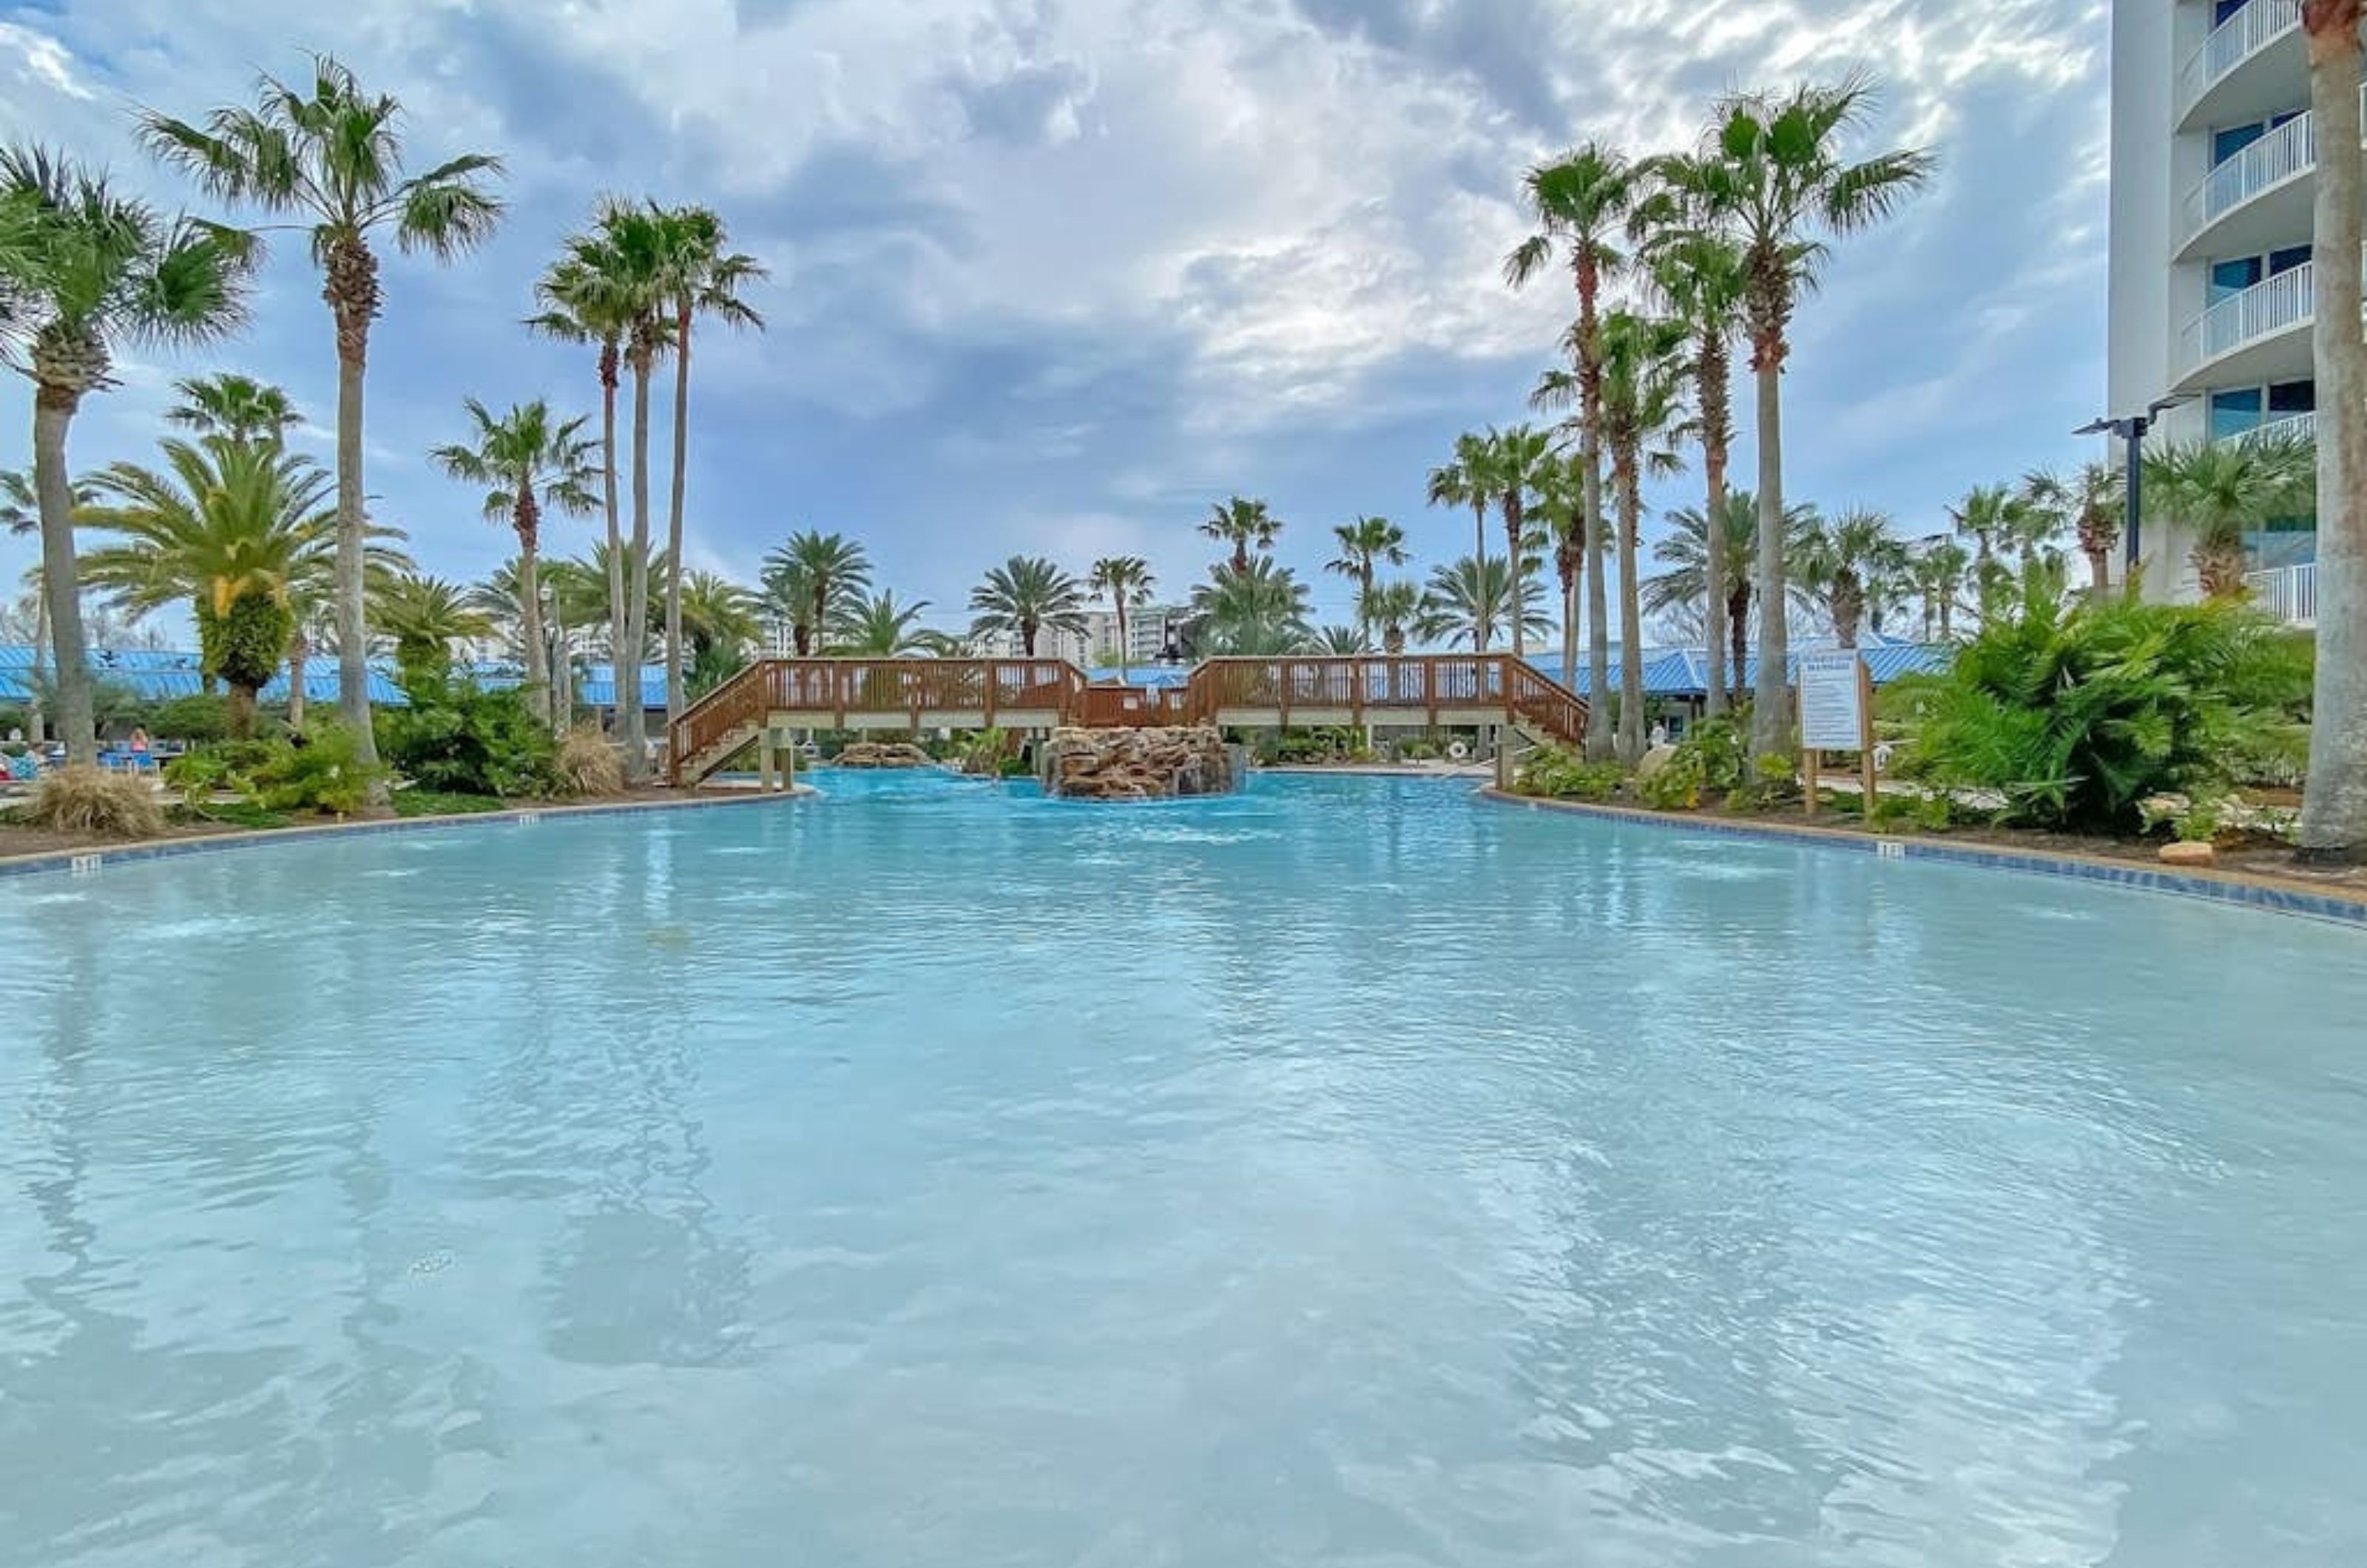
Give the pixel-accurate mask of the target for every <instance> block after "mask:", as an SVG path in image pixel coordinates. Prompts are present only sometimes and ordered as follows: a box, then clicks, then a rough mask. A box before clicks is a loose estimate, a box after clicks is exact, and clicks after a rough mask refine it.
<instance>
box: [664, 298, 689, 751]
mask: <svg viewBox="0 0 2367 1568" xmlns="http://www.w3.org/2000/svg"><path fill="white" fill-rule="evenodd" d="M689 466H690V307H689V306H688V305H687V304H685V305H683V306H681V307H680V308H679V309H678V310H676V311H675V312H674V493H673V495H672V497H671V498H670V501H669V503H668V507H667V513H666V634H665V643H666V721H667V723H668V725H669V726H671V725H672V723H673V721H674V720H675V719H677V718H679V717H681V716H682V710H683V709H684V707H685V706H686V705H688V703H689V694H688V693H687V691H686V690H685V686H684V683H683V675H682V491H683V482H684V479H685V475H686V473H687V471H688V469H689Z"/></svg>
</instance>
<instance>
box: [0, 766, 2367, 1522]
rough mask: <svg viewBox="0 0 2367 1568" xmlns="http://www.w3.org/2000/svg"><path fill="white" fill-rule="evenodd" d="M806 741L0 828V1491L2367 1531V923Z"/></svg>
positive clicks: (450, 1513)
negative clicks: (620, 796)
mask: <svg viewBox="0 0 2367 1568" xmlns="http://www.w3.org/2000/svg"><path fill="white" fill-rule="evenodd" d="M823 783H824V784H825V787H826V788H828V789H829V790H830V791H831V797H830V798H829V799H827V800H824V801H818V802H796V803H787V802H785V803H769V804H764V805H753V806H745V807H733V808H730V809H723V810H716V811H701V812H688V813H674V814H671V815H666V816H663V817H633V818H612V819H604V820H592V821H579V822H555V821H553V822H545V823H542V824H540V825H538V826H527V827H517V828H510V827H477V828H467V829H454V830H437V831H431V832H423V833H415V834H405V835H396V836H387V837H377V838H369V839H354V840H337V841H333V842H328V843H322V844H313V845H302V846H274V847H267V848H265V849H261V850H257V851H253V852H242V853H238V854H232V855H222V856H217V857H200V858H197V859H190V860H184V861H178V862H173V863H163V864H153V865H125V866H118V867H112V868H109V869H108V870H107V871H105V872H104V873H103V874H100V875H99V876H98V877H96V878H95V879H92V880H88V881H72V880H68V879H66V878H64V877H62V876H40V877H32V878H20V879H16V880H14V881H13V882H11V883H7V884H0V929H5V931H6V937H5V942H6V948H5V950H0V951H5V953H6V959H5V963H6V969H5V974H6V982H7V983H6V987H5V990H6V997H7V999H8V1002H9V1006H8V1008H7V1014H6V1029H5V1033H0V1563H6V1564H9V1565H12V1568H13V1565H17V1564H25V1565H32V1564H40V1565H41V1568H63V1565H74V1568H88V1565H96V1564H107V1565H110V1568H112V1565H117V1564H135V1563H136V1564H152V1563H170V1564H176V1565H185V1568H186V1565H212V1564H242V1565H243V1564H255V1565H263V1564H272V1565H280V1564H311V1563H321V1564H336V1565H339V1568H356V1565H361V1564H378V1563H386V1564H392V1563H430V1564H437V1565H444V1564H465V1565H477V1564H484V1565H489V1568H490V1565H493V1564H534V1565H545V1564H560V1565H565V1568H595V1565H608V1564H616V1565H619V1568H623V1565H628V1564H629V1565H632V1568H656V1565H670V1564H700V1565H705V1564H728V1565H734V1568H737V1565H750V1568H754V1565H759V1564H762V1565H767V1568H770V1565H775V1564H796V1565H803V1564H815V1565H819V1568H855V1565H863V1568H871V1565H877V1568H1001V1565H1010V1568H1020V1565H1023V1564H1024V1565H1029V1568H1036V1565H1045V1564H1058V1565H1069V1564H1074V1565H1079V1568H1260V1565H1266V1564H1277V1565H1301V1564H1326V1565H1333V1564H1336V1565H1341V1568H1349V1565H1353V1568H1413V1565H1429V1564H1441V1565H1445V1564H1454V1565H1457V1568H1463V1565H1487V1568H1496V1565H1524V1568H1525V1565H1532V1564H1534V1565H1536V1568H1547V1565H1551V1568H1569V1565H1572V1564H1579V1565H1591V1564H1613V1565H1626V1564H1637V1565H1641V1564H1666V1563H1678V1564H1718V1565H1732V1568H1760V1565H1776V1568H1784V1565H1794V1564H1852V1565H1854V1564H1866V1565H1890V1564H1898V1565H1907V1564H1915V1565H1928V1564H1937V1565H1954V1564H1963V1565H1965V1568H1973V1565H1979V1568H1998V1565H2000V1564H2005V1565H2015V1568H2022V1565H2047V1568H2053V1565H2056V1564H2072V1563H2083V1564H2084V1563H2097V1564H2102V1563H2111V1564H2116V1565H2126V1568H2179V1565H2184V1564H2195V1565H2203V1564H2214V1565H2216V1564H2226V1563H2239V1564H2243V1565H2244V1568H2277V1565H2282V1564H2311V1565H2315V1564H2339V1563H2355V1562H2361V1561H2367V1225H2362V1222H2361V1213H2362V1203H2367V936H2362V934H2361V933H2360V932H2358V931H2350V930H2344V929H2340V928H2337V927H2333V926H2328V925H2320V924H2314V923H2309V922H2305V921H2300V920H2293V919H2281V918H2277V917H2273V916H2268V915H2260V914H2253V913H2248V912H2243V911H2237V910H2229V909H2225V908H2215V907H2211V906H2206V905H2203V904H2198V903H2190V902H2186V901H2180V900H2175V899H2169V898H2162V897H2145V896H2140V895H2134V894H2128V893H2122V892H2117V891H2113V890H2109V889H2097V888H2090V887H2086V886H2074V885H2066V884H2058V883H2055V882H2052V881H2047V880H2043V879H2037V878H2028V877H2016V876H2012V875H2008V874H1998V873H1993V872H1981V871H1975V870H1969V869H1961V868H1955V867H1950V866H1934V865H1923V864H1885V863H1877V862H1875V861H1874V860H1872V859H1870V858H1863V857H1858V856H1848V855H1838V854H1831V853H1826V852H1815V851H1806V850H1796V849H1792V848H1787V847H1780V846H1761V845H1752V844H1742V843H1736V842H1732V841H1727V840H1706V839H1694V838H1691V837H1686V836H1683V835H1680V834H1675V833H1670V832H1665V831H1659V830H1650V829H1628V828H1614V827H1606V826H1601V825H1597V824H1594V823H1591V822H1585V821H1580V820H1574V819H1569V818H1555V817H1548V816H1545V815H1542V814H1532V813H1523V812H1513V811H1507V810H1503V809H1501V808H1497V807H1486V806H1483V805H1479V804H1476V803H1475V802H1473V801H1472V800H1471V799H1470V798H1469V797H1468V796H1467V795H1466V794H1465V793H1464V791H1463V790H1462V789H1461V788H1460V787H1458V786H1455V785H1442V784H1434V783H1414V782H1406V783H1400V782H1390V781H1351V780H1324V779H1289V780H1278V779H1264V780H1261V781H1259V782H1258V783H1257V784H1255V786H1254V787H1253V788H1252V789H1251V791H1250V792H1249V793H1248V794H1246V795H1242V796H1240V797H1237V798H1233V799H1228V800H1219V801H1209V802H1192V803H1184V804H1180V805H1175V806H1166V807H1142V808H1130V807H1077V806H1062V805H1056V804H1051V803H1047V802H1044V801H1041V800H1036V799H1027V798H1019V797H1014V796H1013V795H1005V794H1002V793H999V792H997V791H994V790H991V789H990V788H988V787H985V786H980V785H967V784H956V783H952V782H948V781H943V780H937V779H926V780H923V779H867V780H866V779H859V778H841V777H832V776H830V775H824V776H823Z"/></svg>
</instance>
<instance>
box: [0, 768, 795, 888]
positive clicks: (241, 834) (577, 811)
mask: <svg viewBox="0 0 2367 1568" xmlns="http://www.w3.org/2000/svg"><path fill="white" fill-rule="evenodd" d="M816 793H817V792H816V791H815V790H814V789H813V787H812V786H811V785H810V784H798V786H796V788H795V789H794V790H793V791H792V792H791V793H789V794H787V795H782V794H778V793H775V794H769V795H767V794H759V793H756V792H754V791H750V792H748V793H746V794H744V795H689V796H685V797H684V798H682V799H679V800H617V801H593V802H590V803H588V804H585V805H582V806H523V807H518V808H517V809H516V810H515V811H460V812H452V813H449V814H447V815H443V816H436V817H393V818H384V819H375V818H373V819H371V820H368V821H358V822H322V823H318V824H308V825H306V826H303V827H297V828H255V829H240V830H238V831H235V832H229V833H200V834H193V835H191V836H189V837H187V838H180V839H131V840H125V841H123V842H121V843H105V844H91V845H87V846H85V847H84V848H81V849H71V850H42V851H40V852H36V853H33V854H23V855H0V877H6V876H20V875H30V874H35V873H39V872H52V871H62V872H70V873H72V874H75V875H78V876H86V875H88V874H91V873H93V872H96V871H98V870H100V869H102V868H103V867H105V866H108V865H113V864H119V863H122V864H129V863H132V862H135V861H151V860H173V859H176V858H178V857H180V856H182V855H201V854H213V853H215V852H220V851H223V850H244V849H254V848H255V847H257V846H258V845H263V844H287V843H303V842H308V841H311V840H321V839H343V838H351V837H357V836H359V835H362V834H368V833H403V832H410V831H413V830H414V829H428V828H456V827H459V826H461V825H463V824H466V823H472V822H488V823H491V822H506V823H509V824H512V825H514V826H515V825H516V824H518V823H523V822H540V821H544V820H546V819H548V818H572V817H630V816H634V815H637V814H639V813H641V812H649V811H695V810H697V809H699V808H701V807H726V806H755V805H760V804H762V803H764V802H766V801H771V802H774V803H776V804H777V803H779V802H781V801H785V800H795V799H800V798H804V797H807V796H810V795H814V794H816Z"/></svg>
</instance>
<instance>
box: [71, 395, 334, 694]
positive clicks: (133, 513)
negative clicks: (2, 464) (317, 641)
mask: <svg viewBox="0 0 2367 1568" xmlns="http://www.w3.org/2000/svg"><path fill="white" fill-rule="evenodd" d="M163 451H164V470H163V471H159V470H156V469H152V468H142V467H140V466H139V465H138V464H134V463H117V464H114V465H112V466H110V467H108V468H104V469H101V470H100V471H99V472H98V473H97V474H96V475H95V476H93V478H92V480H91V483H92V486H93V488H95V489H96V491H98V493H99V501H98V502H97V503H96V505H93V506H91V507H87V508H85V509H84V511H83V512H82V513H81V514H80V517H79V521H80V522H81V523H82V525H84V526H85V527H89V528H96V529H99V530H102V531H104V532H107V533H110V534H113V535H115V536H117V537H118V541H119V542H117V543H114V544H111V545H108V546H105V547H100V548H97V549H95V550H92V551H90V552H89V553H88V555H87V556H86V557H85V559H84V563H83V564H84V570H85V574H86V576H87V579H88V581H89V582H90V584H91V585H92V586H93V587H96V588H101V589H106V590H108V591H110V592H111V594H112V598H113V602H114V603H115V604H117V605H118V606H119V607H120V608H122V609H124V610H126V611H128V612H130V613H131V614H133V615H145V614H148V613H150V612H152V611H154V610H158V609H161V608H163V607H164V606H165V605H167V604H178V603H181V602H183V601H187V603H188V604H189V605H190V608H191V610H192V611H193V612H194V616H195V619H196V621H197V625H198V657H199V659H200V660H202V662H203V664H204V667H205V668H206V670H207V671H209V672H210V673H212V674H215V675H218V676H220V677H221V680H222V682H223V683H224V684H226V685H228V686H229V687H230V693H231V700H230V724H231V733H232V734H233V735H236V736H241V737H244V736H247V735H251V734H253V733H254V729H255V694H256V693H258V692H259V691H261V690H262V689H263V687H264V686H265V685H266V684H267V683H268V682H270V680H271V678H272V676H273V675H275V674H277V672H278V670H279V663H280V660H281V659H282V657H283V656H284V655H285V654H286V653H287V651H288V646H289V641H290V640H291V639H292V637H294V635H295V631H296V619H297V601H298V600H299V598H300V596H301V595H302V594H303V592H305V590H306V589H307V587H308V586H312V585H316V584H322V583H325V582H327V581H329V580H330V579H331V578H332V577H333V576H334V570H335V562H336V538H337V517H336V509H335V507H334V504H333V503H332V501H331V488H332V482H333V481H332V480H331V478H330V476H329V474H328V473H327V471H326V470H324V469H323V468H321V466H320V465H319V464H317V463H315V462H313V461H312V460H311V458H309V457H298V456H295V455H293V454H290V453H288V452H285V451H282V450H281V449H280V448H279V447H278V446H273V445H269V444H250V443H245V442H239V441H232V440H229V439H227V438H225V437H222V436H219V435H214V436H207V437H204V438H203V439H201V440H199V441H197V442H187V441H180V440H170V441H166V442H165V443H164V447H163Z"/></svg>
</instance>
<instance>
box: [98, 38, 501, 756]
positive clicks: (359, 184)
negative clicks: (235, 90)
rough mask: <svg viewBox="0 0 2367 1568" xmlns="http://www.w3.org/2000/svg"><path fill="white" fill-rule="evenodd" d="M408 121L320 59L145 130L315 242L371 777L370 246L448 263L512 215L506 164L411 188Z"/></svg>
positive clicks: (174, 160)
mask: <svg viewBox="0 0 2367 1568" xmlns="http://www.w3.org/2000/svg"><path fill="white" fill-rule="evenodd" d="M401 118H402V105H401V104H400V103H399V102H397V101H396V100H395V99H394V98H393V97H391V96H387V95H384V94H372V93H368V92H366V91H364V90H363V88H362V85H361V84H360V83H359V82H358V81H357V80H356V79H355V77H354V73H352V72H351V71H349V70H347V69H346V68H345V66H344V65H342V64H340V63H339V62H337V61H336V60H334V59H333V58H332V57H330V56H328V55H325V54H316V55H314V56H313V57H312V79H311V82H310V83H308V84H300V85H289V84H286V83H283V82H281V81H279V80H278V79H277V78H276V77H273V76H270V75H265V76H262V77H261V78H259V79H258V81H257V82H256V84H255V104H254V106H253V107H238V106H228V107H221V108H217V109H214V110H212V111H210V113H208V114H207V115H206V116H205V117H204V119H203V122H202V123H195V122H191V121H188V120H182V119H175V118H172V117H170V116H168V115H164V114H160V113H158V112H156V111H154V110H153V109H150V110H143V111H142V113H141V116H140V136H141V141H142V143H143V144H145V145H146V147H147V148H148V150H149V151H150V152H152V153H153V154H154V155H155V156H156V157H157V158H159V159H160V160H162V161H163V162H164V163H165V164H169V165H171V166H173V167H176V168H178V169H181V170H184V171H186V172H187V174H189V175H191V176H192V177H193V178H195V179H196V181H197V183H198V186H199V187H200V188H201V189H203V190H205V191H206V192H207V193H208V194H209V195H211V196H213V197H218V198H220V199H222V200H226V201H231V202H238V203H243V204H245V205H247V206H250V207H254V208H256V209H261V210H262V211H265V212H269V213H279V214H287V215H289V216H291V217H293V218H295V219H296V220H298V221H299V222H300V223H301V224H303V225H304V226H305V227H306V228H308V229H309V230H310V231H311V247H312V260H313V262H314V264H315V265H318V266H319V267H320V269H321V274H322V278H323V288H322V295H323V298H324V299H326V300H327V301H328V305H329V311H330V314H331V315H332V316H333V317H334V319H335V322H336V333H337V705H338V708H339V710H340V711H341V712H342V713H343V714H344V716H345V724H346V726H347V728H350V729H352V730H353V732H354V743H355V749H356V750H357V753H358V754H359V757H360V760H361V761H363V762H365V763H374V762H376V761H378V748H377V744H376V742H375V741H374V740H373V739H371V734H370V712H369V667H368V663H367V661H366V660H367V656H366V654H365V651H364V649H365V645H366V642H367V636H366V628H365V625H364V621H365V617H364V613H363V603H362V600H363V592H364V587H365V577H366V574H367V571H368V561H367V556H368V545H367V536H368V526H369V524H368V513H367V511H366V507H365V501H366V491H365V490H364V487H363V483H362V377H363V368H364V366H365V365H366V364H367V362H368V357H369V333H370V322H371V321H374V320H376V319H377V317H378V314H379V310H380V309H381V307H382V304H383V300H384V292H383V290H382V289H381V288H380V287H379V275H378V270H379V264H378V254H377V252H376V251H375V250H374V249H373V248H372V244H371V236H372V235H373V234H376V233H381V232H391V235H392V236H393V239H394V243H395V245H396V247H397V248H398V249H400V250H402V251H403V252H405V253H406V254H409V253H417V252H424V253H425V254H428V255H431V256H433V257H435V258H436V260H438V261H450V260H452V259H453V258H454V257H456V256H459V255H461V254H465V253H467V252H469V251H471V250H474V249H475V248H476V247H477V246H478V245H480V244H481V243H484V241H485V240H486V239H487V238H488V237H489V236H490V235H491V234H492V233H493V228H494V226H495V225H496V224H497V223H498V222H499V221H500V220H501V214H502V204H501V202H500V200H499V199H498V198H497V197H494V196H493V193H492V191H491V189H490V188H489V181H490V180H491V179H493V177H496V176H498V175H500V174H501V170H502V164H501V160H500V159H498V158H494V157H491V156H488V155H486V154H484V153H479V152H471V153H464V154H462V155H461V156H459V157H458V158H454V159H450V160H448V161H447V162H446V163H442V164H437V165H436V166H435V167H434V168H431V169H428V170H426V171H425V172H424V173H422V174H418V175H412V176H410V177H408V178H405V177H404V176H403V173H402V169H403V162H402V131H401V125H400V121H401Z"/></svg>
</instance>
